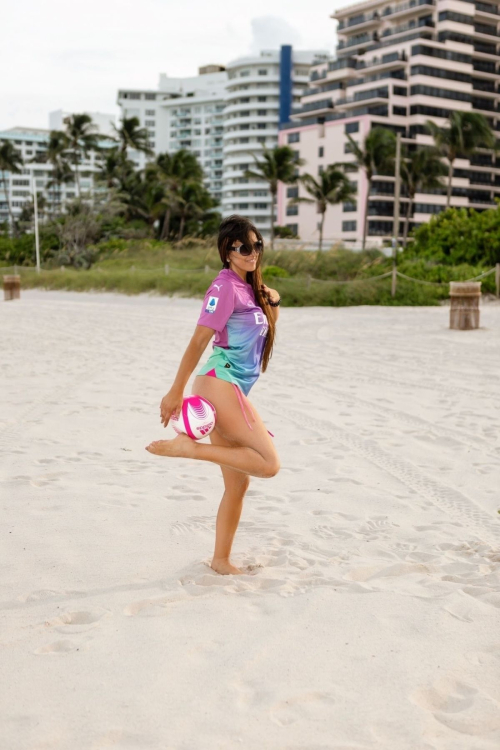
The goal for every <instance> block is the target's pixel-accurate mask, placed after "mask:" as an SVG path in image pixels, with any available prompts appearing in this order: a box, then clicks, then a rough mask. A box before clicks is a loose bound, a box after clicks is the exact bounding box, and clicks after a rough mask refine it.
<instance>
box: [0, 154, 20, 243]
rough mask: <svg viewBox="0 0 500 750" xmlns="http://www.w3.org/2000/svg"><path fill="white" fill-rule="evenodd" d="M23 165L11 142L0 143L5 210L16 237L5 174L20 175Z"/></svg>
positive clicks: (0, 169) (15, 226)
mask: <svg viewBox="0 0 500 750" xmlns="http://www.w3.org/2000/svg"><path fill="white" fill-rule="evenodd" d="M22 165H23V159H22V156H21V154H20V153H19V152H18V150H17V149H16V148H15V146H14V144H13V143H11V141H0V172H1V174H2V182H3V189H4V193H5V200H6V201H7V208H8V210H9V216H10V224H11V227H12V231H13V233H14V235H17V225H16V222H15V219H14V214H13V213H12V204H11V202H10V195H9V191H8V188H7V175H6V173H7V172H10V173H11V174H20V172H21V167H22Z"/></svg>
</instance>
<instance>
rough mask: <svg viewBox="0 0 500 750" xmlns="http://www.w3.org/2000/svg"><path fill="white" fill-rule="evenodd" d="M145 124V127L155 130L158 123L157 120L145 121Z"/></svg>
mask: <svg viewBox="0 0 500 750" xmlns="http://www.w3.org/2000/svg"><path fill="white" fill-rule="evenodd" d="M144 124H145V126H146V127H147V128H154V126H155V125H156V121H155V120H145V121H144Z"/></svg>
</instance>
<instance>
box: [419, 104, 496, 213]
mask: <svg viewBox="0 0 500 750" xmlns="http://www.w3.org/2000/svg"><path fill="white" fill-rule="evenodd" d="M448 120H449V125H448V126H447V127H444V128H441V127H439V125H436V123H435V122H432V120H427V122H426V126H427V129H428V130H429V132H430V134H431V135H432V137H433V138H434V143H435V144H436V147H437V148H438V149H439V152H440V154H441V155H442V156H444V157H445V158H446V159H447V160H448V165H449V166H448V189H447V198H446V207H447V208H448V207H449V205H450V200H451V190H452V188H451V180H452V177H453V162H454V161H455V159H457V158H459V157H462V158H468V157H470V156H472V154H473V153H474V152H475V151H476V150H477V149H478V148H495V143H496V141H495V136H494V133H493V131H492V129H491V128H490V126H489V124H488V120H487V119H486V117H484V115H481V114H478V113H477V112H452V113H451V114H450V115H449V117H448Z"/></svg>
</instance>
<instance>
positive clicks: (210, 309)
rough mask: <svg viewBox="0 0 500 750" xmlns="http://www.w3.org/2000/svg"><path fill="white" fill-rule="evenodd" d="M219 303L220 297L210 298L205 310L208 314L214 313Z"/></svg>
mask: <svg viewBox="0 0 500 750" xmlns="http://www.w3.org/2000/svg"><path fill="white" fill-rule="evenodd" d="M218 302H219V298H218V297H209V298H208V304H207V306H206V308H205V312H207V313H214V312H215V310H216V308H217V303H218Z"/></svg>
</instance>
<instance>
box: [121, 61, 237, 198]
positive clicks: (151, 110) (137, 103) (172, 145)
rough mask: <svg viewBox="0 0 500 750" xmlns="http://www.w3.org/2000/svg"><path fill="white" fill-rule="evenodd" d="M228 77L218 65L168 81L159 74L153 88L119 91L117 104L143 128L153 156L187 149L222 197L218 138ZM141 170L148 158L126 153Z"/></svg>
mask: <svg viewBox="0 0 500 750" xmlns="http://www.w3.org/2000/svg"><path fill="white" fill-rule="evenodd" d="M226 80H227V73H226V71H225V69H224V68H223V67H222V66H220V65H207V66H205V67H202V68H200V69H199V75H197V76H194V77H192V78H169V77H168V76H167V75H165V74H164V73H162V74H161V75H160V81H159V85H158V89H157V90H154V91H153V90H151V91H146V90H143V91H138V90H130V89H122V90H120V91H119V92H118V104H119V105H120V107H121V110H122V116H123V117H137V118H138V119H139V122H140V124H141V126H142V127H143V128H147V130H148V133H149V139H150V146H151V148H152V149H153V151H154V153H155V154H161V153H165V152H169V153H172V152H173V151H177V150H178V149H180V148H186V149H188V150H189V151H192V152H193V153H194V154H195V155H196V156H197V157H198V160H199V162H200V164H201V165H202V167H203V170H204V173H205V185H206V187H207V188H208V190H209V191H210V192H211V194H212V195H213V196H214V197H215V198H217V199H219V200H220V199H221V197H222V160H223V153H222V134H223V111H224V99H225V85H226ZM129 157H130V158H131V159H132V160H133V161H134V162H135V164H136V165H137V166H138V167H139V168H143V167H144V166H145V164H146V161H147V159H148V157H146V156H145V155H144V154H143V153H140V152H137V151H132V150H131V151H129Z"/></svg>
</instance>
